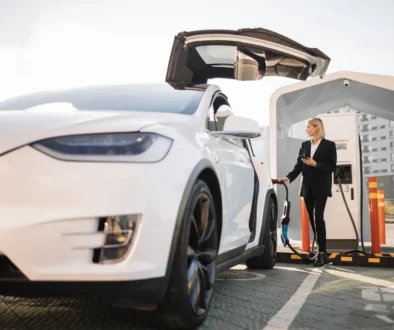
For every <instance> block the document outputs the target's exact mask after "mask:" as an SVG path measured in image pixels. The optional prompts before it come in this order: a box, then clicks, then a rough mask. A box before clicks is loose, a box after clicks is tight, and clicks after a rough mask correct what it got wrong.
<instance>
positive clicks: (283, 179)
mask: <svg viewBox="0 0 394 330" xmlns="http://www.w3.org/2000/svg"><path fill="white" fill-rule="evenodd" d="M278 181H279V182H289V178H288V177H284V178H279V179H278Z"/></svg>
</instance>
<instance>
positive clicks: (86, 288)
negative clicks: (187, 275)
mask: <svg viewBox="0 0 394 330" xmlns="http://www.w3.org/2000/svg"><path fill="white" fill-rule="evenodd" d="M166 288H167V282H166V278H165V277H158V278H150V279H146V280H135V281H61V282H60V281H30V280H29V279H27V278H26V277H25V276H24V275H23V273H21V272H20V271H19V270H18V269H17V268H16V267H15V265H13V264H12V262H11V261H10V260H9V259H8V258H7V257H6V256H0V294H1V295H5V296H16V297H73V298H74V297H78V298H89V299H94V298H105V299H106V300H115V301H122V300H126V301H127V303H128V304H135V306H141V305H142V306H145V305H148V306H156V305H158V304H159V303H160V301H161V300H162V299H163V297H164V295H165V292H166Z"/></svg>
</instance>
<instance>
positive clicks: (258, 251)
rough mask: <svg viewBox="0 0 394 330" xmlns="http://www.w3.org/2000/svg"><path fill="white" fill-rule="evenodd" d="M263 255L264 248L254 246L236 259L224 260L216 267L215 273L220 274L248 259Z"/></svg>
mask: <svg viewBox="0 0 394 330" xmlns="http://www.w3.org/2000/svg"><path fill="white" fill-rule="evenodd" d="M263 253H264V246H255V247H253V248H251V249H249V250H246V251H245V252H244V253H242V254H241V255H239V256H238V257H235V258H232V259H229V260H226V261H224V262H222V263H220V264H218V265H217V266H216V272H217V273H222V272H225V271H226V270H228V269H229V268H231V267H234V266H236V265H239V264H242V263H243V262H245V261H246V260H248V259H251V258H254V257H257V256H261V255H263Z"/></svg>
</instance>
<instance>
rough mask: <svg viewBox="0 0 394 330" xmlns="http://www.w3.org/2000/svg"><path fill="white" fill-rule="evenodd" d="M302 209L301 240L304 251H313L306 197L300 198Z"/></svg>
mask: <svg viewBox="0 0 394 330" xmlns="http://www.w3.org/2000/svg"><path fill="white" fill-rule="evenodd" d="M300 209H301V240H302V252H308V253H309V252H311V246H310V237H309V216H308V212H307V210H306V206H305V202H304V197H301V198H300Z"/></svg>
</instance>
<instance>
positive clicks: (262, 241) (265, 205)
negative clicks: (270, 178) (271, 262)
mask: <svg viewBox="0 0 394 330" xmlns="http://www.w3.org/2000/svg"><path fill="white" fill-rule="evenodd" d="M271 196H275V190H274V189H272V188H271V189H268V191H267V195H266V196H265V201H264V213H263V221H262V222H261V232H260V239H259V245H263V244H264V234H265V229H266V226H267V216H268V214H267V212H268V211H269V210H268V201H269V199H270V198H271ZM276 214H277V215H278V212H276ZM276 222H278V219H276Z"/></svg>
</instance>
